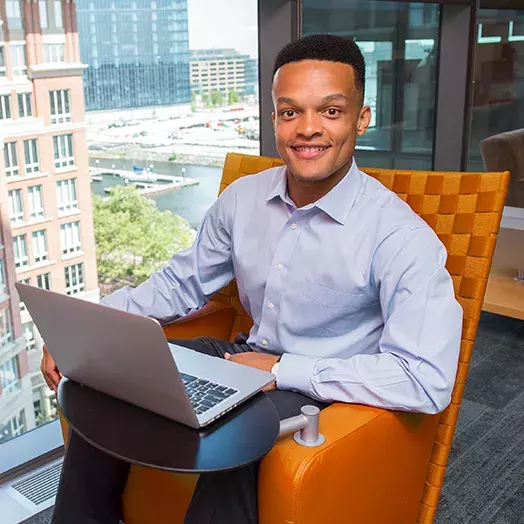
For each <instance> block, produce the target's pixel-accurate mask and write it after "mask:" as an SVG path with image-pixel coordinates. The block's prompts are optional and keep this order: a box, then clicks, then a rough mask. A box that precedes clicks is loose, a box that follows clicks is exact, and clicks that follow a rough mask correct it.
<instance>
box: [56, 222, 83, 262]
mask: <svg viewBox="0 0 524 524" xmlns="http://www.w3.org/2000/svg"><path fill="white" fill-rule="evenodd" d="M60 245H61V247H62V255H69V254H70V253H75V252H77V251H81V250H82V242H81V240H80V222H69V223H68V224H62V225H61V226H60Z"/></svg>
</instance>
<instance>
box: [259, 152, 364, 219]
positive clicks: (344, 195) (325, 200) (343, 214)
mask: <svg viewBox="0 0 524 524" xmlns="http://www.w3.org/2000/svg"><path fill="white" fill-rule="evenodd" d="M361 186H362V178H361V176H360V171H359V169H358V167H357V163H356V162H355V159H354V158H353V162H352V164H351V167H350V168H349V171H348V172H347V174H346V176H345V177H344V178H343V179H342V180H341V181H340V182H339V183H338V184H337V185H336V186H335V187H334V188H333V189H332V190H331V191H330V192H329V193H327V194H325V195H324V196H323V197H322V198H320V199H319V200H317V201H316V202H315V203H313V204H310V206H306V207H317V208H318V209H321V210H322V211H324V213H326V214H327V215H329V216H330V217H331V218H332V219H333V220H336V221H337V222H338V223H340V224H344V223H345V222H346V220H347V217H348V215H349V212H350V211H351V208H352V207H353V204H354V203H355V200H356V199H357V196H358V194H359V192H360V189H361ZM276 197H280V199H281V200H283V201H284V202H287V203H288V204H292V205H293V203H292V202H291V200H290V198H289V196H288V194H287V177H286V167H285V166H284V167H281V168H279V169H278V171H277V173H276V175H275V177H274V180H273V187H272V188H271V191H270V192H269V194H268V195H267V197H266V202H269V201H270V200H273V199H274V198H276Z"/></svg>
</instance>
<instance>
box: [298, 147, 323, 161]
mask: <svg viewBox="0 0 524 524" xmlns="http://www.w3.org/2000/svg"><path fill="white" fill-rule="evenodd" d="M329 147H330V146H298V147H292V148H291V149H293V151H294V153H295V154H296V155H297V156H298V157H300V158H305V159H312V158H318V157H320V156H322V155H323V154H324V153H325V152H326V151H327V150H328V149H329Z"/></svg>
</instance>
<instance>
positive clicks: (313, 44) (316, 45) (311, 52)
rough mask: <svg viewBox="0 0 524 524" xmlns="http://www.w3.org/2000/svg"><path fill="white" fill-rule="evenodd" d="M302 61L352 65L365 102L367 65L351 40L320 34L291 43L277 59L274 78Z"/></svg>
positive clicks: (357, 86)
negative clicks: (286, 66) (294, 63)
mask: <svg viewBox="0 0 524 524" xmlns="http://www.w3.org/2000/svg"><path fill="white" fill-rule="evenodd" d="M302 60H325V61H327V62H341V63H343V64H348V65H350V66H351V67H352V68H353V69H354V71H355V87H356V89H357V91H359V93H360V95H361V99H362V101H363V100H364V84H365V80H364V79H365V74H366V65H365V63H364V57H363V56H362V52H361V51H360V49H359V47H358V45H357V44H356V43H355V42H354V41H353V40H352V39H351V38H345V37H343V36H335V35H328V34H318V35H309V36H304V37H302V38H299V39H298V40H295V41H293V42H290V43H289V44H287V45H285V46H284V47H283V48H282V49H281V50H280V52H279V53H278V55H277V58H276V59H275V65H274V67H273V78H274V77H275V74H276V72H277V71H278V70H279V69H280V68H281V67H282V66H283V65H285V64H289V63H290V62H301V61H302Z"/></svg>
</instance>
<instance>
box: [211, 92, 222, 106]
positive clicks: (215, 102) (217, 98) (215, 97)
mask: <svg viewBox="0 0 524 524" xmlns="http://www.w3.org/2000/svg"><path fill="white" fill-rule="evenodd" d="M211 105H212V106H223V105H224V95H223V93H222V92H221V91H211Z"/></svg>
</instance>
